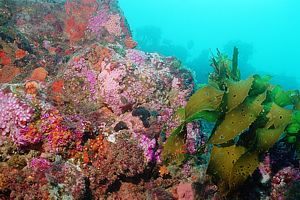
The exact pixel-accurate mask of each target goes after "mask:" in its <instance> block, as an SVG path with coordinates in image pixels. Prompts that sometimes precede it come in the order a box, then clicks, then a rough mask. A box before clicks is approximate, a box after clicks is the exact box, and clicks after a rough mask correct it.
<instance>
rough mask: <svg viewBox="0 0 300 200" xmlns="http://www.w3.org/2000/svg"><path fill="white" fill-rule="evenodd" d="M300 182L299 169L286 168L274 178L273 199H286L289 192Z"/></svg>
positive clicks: (272, 182)
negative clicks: (294, 184)
mask: <svg viewBox="0 0 300 200" xmlns="http://www.w3.org/2000/svg"><path fill="white" fill-rule="evenodd" d="M299 180H300V172H299V169H295V168H292V167H286V168H283V169H281V170H280V171H279V172H277V173H276V174H275V176H273V177H272V181H271V184H272V191H271V199H274V200H275V199H285V196H286V192H287V190H288V189H289V188H290V187H291V186H292V185H293V183H295V182H297V181H299Z"/></svg>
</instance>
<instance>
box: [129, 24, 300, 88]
mask: <svg viewBox="0 0 300 200" xmlns="http://www.w3.org/2000/svg"><path fill="white" fill-rule="evenodd" d="M134 37H135V40H136V41H137V42H138V48H139V49H141V50H143V51H146V52H158V53H160V54H162V55H164V56H175V57H177V58H178V59H180V61H181V62H182V63H183V64H184V65H185V66H186V67H188V68H189V69H190V70H192V71H193V72H194V74H195V78H196V81H197V83H207V77H208V74H209V73H210V72H211V71H212V67H211V66H210V58H211V56H212V53H214V52H215V49H203V50H201V51H200V52H199V54H198V55H197V54H195V51H194V46H195V44H194V41H192V40H191V41H189V42H188V43H187V44H186V45H185V46H182V45H178V44H176V42H174V41H170V40H167V39H165V38H163V35H162V30H161V29H160V28H159V27H156V26H144V27H140V28H138V29H136V30H135V31H134ZM234 46H236V47H238V49H239V64H238V66H239V68H240V71H241V76H242V78H246V77H248V76H250V75H253V74H256V73H259V74H262V75H271V76H272V77H273V79H272V81H271V82H272V83H273V84H279V85H281V86H282V87H283V88H284V89H297V88H299V87H300V83H299V81H297V77H292V76H288V75H286V74H270V73H268V72H264V71H262V70H260V69H259V66H253V65H252V64H251V59H252V57H253V54H254V53H255V50H254V47H253V45H252V44H250V43H247V42H243V41H240V40H232V41H229V42H228V43H227V44H225V45H224V47H223V48H220V50H221V51H222V52H224V53H225V54H227V55H228V56H230V57H231V55H232V53H233V47H234ZM195 55H197V56H195Z"/></svg>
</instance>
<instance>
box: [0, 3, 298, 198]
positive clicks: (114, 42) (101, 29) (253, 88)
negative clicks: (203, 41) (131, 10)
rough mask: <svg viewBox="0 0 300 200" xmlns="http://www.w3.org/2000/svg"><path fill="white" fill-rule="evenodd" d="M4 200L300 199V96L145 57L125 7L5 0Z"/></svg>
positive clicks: (222, 68) (1, 57)
mask: <svg viewBox="0 0 300 200" xmlns="http://www.w3.org/2000/svg"><path fill="white" fill-rule="evenodd" d="M0 10H1V12H0V38H1V40H0V199H1V200H2V199H3V200H5V199H24V200H32V199H35V200H41V199H45V200H46V199H68V200H69V199H82V200H89V199H91V200H93V199H95V200H96V199H111V200H112V199H115V200H131V199H132V200H150V199H151V200H152V199H155V200H168V199H170V200H176V199H178V200H193V199H199V200H202V199H214V200H221V199H249V200H250V199H251V200H253V199H274V200H275V199H299V198H300V193H299V192H298V191H299V188H300V169H299V155H300V154H299V153H300V140H299V132H300V94H299V91H298V90H290V91H286V90H284V89H282V88H281V87H280V86H275V85H272V84H270V83H269V81H270V79H271V77H270V76H260V75H252V76H249V77H248V78H247V79H245V80H241V75H240V71H239V67H238V49H237V48H234V51H233V57H232V58H229V57H228V56H226V55H224V54H222V53H221V52H219V51H218V52H217V55H214V56H212V58H211V61H210V62H211V66H212V67H213V70H214V71H213V72H212V73H211V74H210V75H209V77H208V83H207V84H205V85H201V86H199V87H198V86H196V85H195V83H194V78H193V76H192V73H191V72H190V71H189V70H187V69H186V68H185V67H184V66H183V65H182V64H181V62H180V61H179V60H177V59H176V58H174V57H164V56H161V55H159V54H157V53H147V52H143V51H141V50H138V49H136V46H137V43H136V42H135V41H134V39H133V38H132V35H131V31H130V28H129V25H128V24H127V21H126V18H125V17H124V15H123V13H122V11H121V10H120V8H119V7H118V2H117V1H116V0H66V1H55V0H53V1H51V0H47V1H46V0H42V1H35V0H22V1H19V0H9V1H6V0H0Z"/></svg>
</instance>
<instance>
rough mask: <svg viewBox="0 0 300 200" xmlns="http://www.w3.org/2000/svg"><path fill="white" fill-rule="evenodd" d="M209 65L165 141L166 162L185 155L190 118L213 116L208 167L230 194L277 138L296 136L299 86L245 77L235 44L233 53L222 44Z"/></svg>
mask: <svg viewBox="0 0 300 200" xmlns="http://www.w3.org/2000/svg"><path fill="white" fill-rule="evenodd" d="M211 66H212V67H213V69H214V71H213V72H212V73H211V74H210V75H209V77H208V84H206V85H205V86H203V87H201V88H200V89H198V91H196V92H195V93H194V95H192V96H191V98H190V99H189V101H188V103H187V105H186V106H185V108H182V110H181V113H184V114H181V116H183V117H184V119H183V120H182V121H183V122H182V123H181V125H180V126H179V127H178V128H177V129H175V130H174V131H173V133H172V135H171V136H170V137H169V139H168V140H167V141H166V143H165V145H164V151H163V159H164V160H165V161H166V162H167V163H168V161H169V160H170V158H172V161H173V163H174V162H175V163H176V164H180V163H181V162H182V161H184V159H183V158H184V155H183V154H184V152H185V151H184V150H180V151H178V148H179V146H180V147H181V148H183V147H182V146H183V145H182V144H184V143H185V142H184V139H185V134H186V131H185V127H186V125H187V124H188V123H189V122H192V121H196V120H208V121H211V122H215V126H214V128H213V131H212V134H211V135H210V137H209V139H208V144H209V145H212V150H211V158H210V161H209V165H208V173H209V174H210V175H211V176H212V177H213V178H214V180H215V181H216V182H217V184H218V186H219V188H220V191H221V192H222V193H223V194H224V195H227V194H228V193H230V192H231V191H234V190H235V189H237V187H239V186H240V185H241V184H242V183H243V182H244V181H245V180H246V179H247V178H248V177H249V176H251V175H252V174H253V172H254V171H255V169H256V168H257V167H258V165H259V158H260V155H262V154H264V153H265V152H267V151H268V150H269V149H270V148H271V147H272V146H273V145H274V144H275V143H276V142H277V141H278V139H279V138H281V137H286V138H287V142H290V143H295V142H297V136H298V133H299V132H300V112H299V102H300V101H299V99H300V98H299V91H298V90H295V91H292V90H289V91H285V90H283V89H282V88H281V87H280V86H275V85H272V84H270V82H269V81H270V80H271V77H270V76H260V75H258V74H256V75H253V76H250V77H248V78H247V79H245V80H241V78H240V71H239V69H238V49H237V48H236V47H235V48H234V51H233V57H232V59H229V58H228V57H227V56H226V55H224V54H222V53H221V52H220V51H219V50H218V52H217V55H216V56H213V57H212V59H211ZM178 145H179V146H178ZM298 146H299V145H298ZM174 149H177V151H175V150H174Z"/></svg>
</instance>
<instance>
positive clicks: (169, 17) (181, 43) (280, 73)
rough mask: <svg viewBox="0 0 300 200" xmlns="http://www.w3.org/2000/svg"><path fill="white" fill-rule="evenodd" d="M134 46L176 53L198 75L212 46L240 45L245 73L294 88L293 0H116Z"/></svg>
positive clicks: (299, 32)
mask: <svg viewBox="0 0 300 200" xmlns="http://www.w3.org/2000/svg"><path fill="white" fill-rule="evenodd" d="M119 2H120V6H121V8H122V10H123V11H124V13H125V16H126V17H127V20H128V22H129V24H130V27H131V29H132V31H133V33H134V37H135V39H136V40H137V41H138V42H139V48H141V49H143V50H146V51H151V52H154V51H155V52H159V53H162V54H164V55H168V56H169V55H172V56H177V57H178V58H180V59H181V60H182V61H183V63H184V64H185V65H187V66H188V67H190V68H192V69H193V70H194V71H195V73H196V77H197V79H198V80H199V81H201V82H203V81H206V79H207V78H206V77H207V74H208V73H209V70H210V67H209V62H208V59H209V57H210V55H211V53H210V52H211V51H212V52H214V51H215V49H216V48H219V49H220V50H222V51H225V52H227V53H229V54H231V51H232V47H233V46H234V45H237V46H238V47H239V50H240V68H241V70H242V74H243V75H244V77H245V76H247V75H249V74H253V73H263V74H270V75H272V76H273V82H275V83H278V84H281V85H283V86H284V87H286V88H293V89H296V88H300V63H299V61H298V58H300V12H299V11H300V1H298V0H119Z"/></svg>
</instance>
